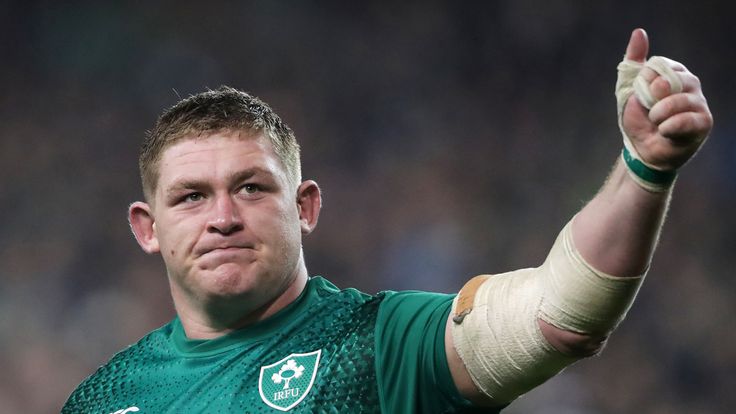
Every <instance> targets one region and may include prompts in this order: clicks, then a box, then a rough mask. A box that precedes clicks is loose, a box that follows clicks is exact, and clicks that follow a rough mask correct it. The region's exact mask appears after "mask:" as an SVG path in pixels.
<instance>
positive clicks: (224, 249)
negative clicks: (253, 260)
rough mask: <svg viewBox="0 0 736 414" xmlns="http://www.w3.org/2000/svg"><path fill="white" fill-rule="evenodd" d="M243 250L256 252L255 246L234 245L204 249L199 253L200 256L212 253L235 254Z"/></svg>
mask: <svg viewBox="0 0 736 414" xmlns="http://www.w3.org/2000/svg"><path fill="white" fill-rule="evenodd" d="M241 250H254V248H253V246H249V245H242V246H241V245H234V246H219V247H211V248H206V249H202V250H201V251H200V252H199V256H200V257H201V256H204V255H207V254H210V253H235V252H238V251H241Z"/></svg>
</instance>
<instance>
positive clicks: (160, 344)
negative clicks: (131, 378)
mask: <svg viewBox="0 0 736 414" xmlns="http://www.w3.org/2000/svg"><path fill="white" fill-rule="evenodd" d="M172 323H173V321H172V322H169V323H168V324H166V325H164V326H162V327H160V328H158V329H156V330H153V331H151V332H149V333H148V334H146V335H145V336H144V337H142V338H141V339H140V340H138V341H137V342H135V343H134V344H132V345H129V346H128V347H126V348H125V349H123V350H121V351H119V352H117V353H116V354H114V355H113V356H112V357H111V358H110V360H109V361H107V362H106V363H105V364H104V365H102V366H100V367H99V368H98V369H97V370H96V371H95V372H94V373H93V374H92V375H90V376H89V377H87V378H86V379H85V380H84V381H82V383H81V384H80V385H79V386H78V387H77V388H76V389H75V390H74V392H72V394H71V395H70V396H69V399H68V400H67V402H66V404H65V405H64V408H63V410H62V412H64V413H66V412H70V413H71V412H79V411H80V410H89V409H92V408H93V407H96V406H97V404H104V403H105V402H106V401H107V400H108V399H109V398H111V390H112V388H114V387H116V386H119V385H120V384H122V382H123V381H124V379H125V378H126V377H127V376H128V375H129V373H131V372H133V371H136V370H140V369H141V367H142V366H146V365H149V364H151V362H152V361H154V360H158V359H160V358H161V356H162V355H163V354H165V353H167V349H168V337H169V336H170V334H171V329H172Z"/></svg>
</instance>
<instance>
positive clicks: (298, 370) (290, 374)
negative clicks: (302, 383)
mask: <svg viewBox="0 0 736 414" xmlns="http://www.w3.org/2000/svg"><path fill="white" fill-rule="evenodd" d="M303 372H304V366H303V365H297V364H296V361H295V360H293V359H290V360H288V361H286V364H284V365H282V366H281V369H279V372H276V373H274V374H273V375H272V376H271V380H272V381H273V382H274V383H276V384H281V383H282V382H283V383H284V389H287V388H289V382H290V381H291V380H292V379H294V378H299V377H301V376H302V373H303Z"/></svg>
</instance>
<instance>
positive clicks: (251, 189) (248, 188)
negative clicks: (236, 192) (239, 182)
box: [240, 183, 261, 194]
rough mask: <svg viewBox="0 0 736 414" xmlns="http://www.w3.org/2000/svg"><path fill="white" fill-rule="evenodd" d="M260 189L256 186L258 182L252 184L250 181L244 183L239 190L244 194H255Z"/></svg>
mask: <svg viewBox="0 0 736 414" xmlns="http://www.w3.org/2000/svg"><path fill="white" fill-rule="evenodd" d="M260 190H261V187H260V186H258V184H252V183H249V184H246V185H244V186H242V187H241V188H240V192H242V193H245V194H255V193H257V192H258V191H260Z"/></svg>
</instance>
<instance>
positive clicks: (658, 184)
mask: <svg viewBox="0 0 736 414" xmlns="http://www.w3.org/2000/svg"><path fill="white" fill-rule="evenodd" d="M621 155H622V156H623V159H624V162H625V163H626V166H627V167H628V168H629V170H630V171H631V172H632V173H634V175H635V176H637V177H638V178H639V179H641V180H642V181H644V182H645V183H647V184H651V185H652V186H653V187H655V188H663V189H664V188H668V187H669V186H670V184H672V182H674V181H675V178H677V171H659V170H655V169H653V168H650V167H648V166H646V165H645V164H644V163H643V162H641V161H640V160H638V159H636V158H634V157H632V156H631V153H630V152H629V150H628V149H627V148H626V147H624V150H623V152H622V154H621Z"/></svg>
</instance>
